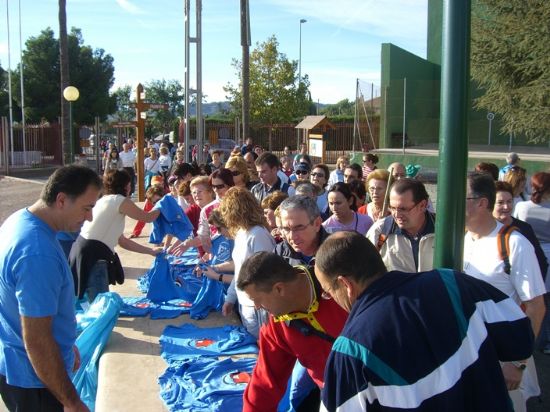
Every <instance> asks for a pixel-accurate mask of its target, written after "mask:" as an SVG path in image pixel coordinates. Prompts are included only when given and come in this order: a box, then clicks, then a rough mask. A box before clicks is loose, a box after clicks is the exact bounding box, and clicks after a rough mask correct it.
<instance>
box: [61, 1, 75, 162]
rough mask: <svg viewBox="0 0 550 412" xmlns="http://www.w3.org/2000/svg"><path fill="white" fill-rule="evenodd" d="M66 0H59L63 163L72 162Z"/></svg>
mask: <svg viewBox="0 0 550 412" xmlns="http://www.w3.org/2000/svg"><path fill="white" fill-rule="evenodd" d="M66 3H67V2H66V0H59V66H60V71H61V90H60V93H61V141H62V142H63V164H65V165H68V164H71V163H72V157H73V153H71V142H70V138H71V137H70V136H71V133H70V128H71V127H72V124H70V120H69V102H68V101H67V100H65V99H64V98H63V90H65V87H67V86H69V83H70V81H71V80H70V77H69V46H68V44H67V10H66Z"/></svg>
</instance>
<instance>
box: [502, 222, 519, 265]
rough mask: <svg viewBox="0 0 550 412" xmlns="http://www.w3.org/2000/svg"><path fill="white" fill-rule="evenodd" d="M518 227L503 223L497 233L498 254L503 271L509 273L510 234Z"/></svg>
mask: <svg viewBox="0 0 550 412" xmlns="http://www.w3.org/2000/svg"><path fill="white" fill-rule="evenodd" d="M516 230H517V231H518V232H519V229H518V228H517V227H515V226H509V225H504V226H502V227H501V228H500V230H499V231H498V233H497V249H498V256H499V257H500V259H501V260H502V261H503V262H504V273H506V274H507V275H509V274H510V271H511V269H512V266H511V265H510V235H511V234H512V232H514V231H516Z"/></svg>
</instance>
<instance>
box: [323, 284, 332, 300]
mask: <svg viewBox="0 0 550 412" xmlns="http://www.w3.org/2000/svg"><path fill="white" fill-rule="evenodd" d="M334 285H335V282H333V283H331V286H330V287H329V288H328V289H323V291H322V292H321V297H322V298H323V299H327V300H328V299H332V295H331V294H330V291H331V290H332V291H334Z"/></svg>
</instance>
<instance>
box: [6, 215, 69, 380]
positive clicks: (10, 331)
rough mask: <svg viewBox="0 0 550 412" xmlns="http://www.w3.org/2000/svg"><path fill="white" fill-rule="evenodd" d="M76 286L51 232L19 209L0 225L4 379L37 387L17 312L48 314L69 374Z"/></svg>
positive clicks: (33, 217)
mask: <svg viewBox="0 0 550 412" xmlns="http://www.w3.org/2000/svg"><path fill="white" fill-rule="evenodd" d="M74 293H75V289H74V282H73V276H72V273H71V270H70V268H69V264H68V262H67V259H66V258H65V255H64V253H63V250H62V249H61V246H60V245H59V242H58V241H57V239H56V232H55V231H54V230H53V229H52V228H51V227H50V226H48V225H47V224H46V223H45V222H44V221H43V220H41V219H40V218H38V217H36V216H35V215H33V214H32V213H30V212H29V211H28V210H27V209H22V210H20V211H18V212H15V213H14V214H13V215H11V216H10V217H9V218H8V219H7V220H6V221H5V222H4V224H3V225H2V226H1V227H0V302H2V303H1V304H0V374H2V375H4V376H5V377H6V379H7V382H8V384H10V385H13V386H19V387H24V388H40V387H44V384H43V383H42V382H41V381H40V379H38V377H37V376H36V373H35V372H34V369H33V367H32V365H31V363H30V361H29V358H28V356H27V353H26V350H25V346H24V343H23V338H22V331H21V320H20V316H25V317H32V318H35V317H36V318H40V317H51V318H52V332H53V336H54V339H55V341H56V342H57V344H58V345H59V350H60V353H61V357H62V359H63V362H64V364H65V369H66V370H67V373H69V376H71V374H72V372H71V371H72V367H73V363H74V352H73V349H72V347H73V345H74V343H75V340H76V319H75V309H74V304H75V296H74Z"/></svg>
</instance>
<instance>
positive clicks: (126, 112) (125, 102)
mask: <svg viewBox="0 0 550 412" xmlns="http://www.w3.org/2000/svg"><path fill="white" fill-rule="evenodd" d="M112 96H113V97H114V99H115V107H116V111H115V113H114V115H113V118H114V120H116V121H119V122H120V121H130V120H135V117H136V109H135V108H133V107H132V105H131V104H132V102H131V97H132V87H131V86H129V85H125V86H122V87H119V88H118V89H116V90H115V91H114V92H113V94H112Z"/></svg>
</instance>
